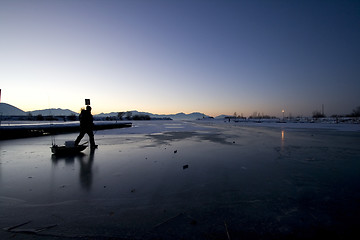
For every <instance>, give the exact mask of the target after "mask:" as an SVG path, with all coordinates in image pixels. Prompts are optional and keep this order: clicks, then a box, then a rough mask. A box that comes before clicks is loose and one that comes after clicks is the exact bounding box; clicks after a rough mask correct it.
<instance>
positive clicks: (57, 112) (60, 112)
mask: <svg viewBox="0 0 360 240" xmlns="http://www.w3.org/2000/svg"><path fill="white" fill-rule="evenodd" d="M28 113H30V114H31V115H33V116H37V115H43V116H71V115H76V116H77V115H79V114H78V113H76V112H73V111H71V110H69V109H61V108H49V109H44V110H35V111H30V112H28Z"/></svg>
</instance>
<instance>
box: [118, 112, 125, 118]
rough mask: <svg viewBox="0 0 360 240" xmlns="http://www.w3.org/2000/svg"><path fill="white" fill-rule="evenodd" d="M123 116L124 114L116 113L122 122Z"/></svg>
mask: <svg viewBox="0 0 360 240" xmlns="http://www.w3.org/2000/svg"><path fill="white" fill-rule="evenodd" d="M124 115H125V112H118V118H119V120H123V117H124Z"/></svg>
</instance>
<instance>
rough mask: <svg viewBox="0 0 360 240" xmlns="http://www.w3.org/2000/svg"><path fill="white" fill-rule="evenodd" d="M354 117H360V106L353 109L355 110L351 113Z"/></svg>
mask: <svg viewBox="0 0 360 240" xmlns="http://www.w3.org/2000/svg"><path fill="white" fill-rule="evenodd" d="M351 116H352V117H360V106H358V107H357V108H355V109H354V110H353V112H352V113H351Z"/></svg>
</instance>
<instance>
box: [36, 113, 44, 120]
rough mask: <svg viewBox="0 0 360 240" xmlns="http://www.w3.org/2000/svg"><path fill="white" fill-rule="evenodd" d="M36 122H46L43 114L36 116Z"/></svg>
mask: <svg viewBox="0 0 360 240" xmlns="http://www.w3.org/2000/svg"><path fill="white" fill-rule="evenodd" d="M36 120H37V121H43V120H44V117H43V115H41V114H39V115H37V116H36Z"/></svg>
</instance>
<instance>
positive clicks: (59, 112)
mask: <svg viewBox="0 0 360 240" xmlns="http://www.w3.org/2000/svg"><path fill="white" fill-rule="evenodd" d="M127 112H131V114H132V116H135V115H149V116H150V118H153V119H154V118H171V119H173V120H196V119H199V118H200V119H202V118H204V117H205V118H207V117H209V116H207V115H205V114H203V113H199V112H193V113H190V114H185V113H176V114H161V115H160V114H153V113H148V112H138V111H136V110H133V111H127ZM0 114H2V115H3V116H25V115H29V114H31V115H32V116H37V115H42V116H71V115H76V116H78V115H79V114H78V113H76V112H73V111H71V110H69V109H61V108H51V109H44V110H35V111H29V112H25V111H23V110H21V109H19V108H17V107H14V106H12V105H10V104H7V103H0ZM117 116H118V112H111V113H100V114H97V115H95V116H94V117H97V118H106V117H117ZM124 117H126V113H125V116H124Z"/></svg>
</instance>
